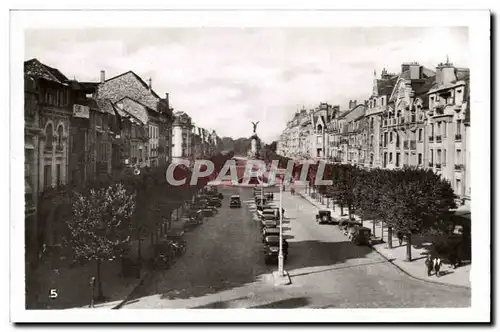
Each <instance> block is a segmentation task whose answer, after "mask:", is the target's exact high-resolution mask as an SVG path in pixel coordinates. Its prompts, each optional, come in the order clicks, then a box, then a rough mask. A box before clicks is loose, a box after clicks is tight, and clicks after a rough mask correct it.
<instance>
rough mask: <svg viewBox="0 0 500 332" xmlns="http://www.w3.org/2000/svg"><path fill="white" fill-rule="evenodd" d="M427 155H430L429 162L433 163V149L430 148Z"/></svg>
mask: <svg viewBox="0 0 500 332" xmlns="http://www.w3.org/2000/svg"><path fill="white" fill-rule="evenodd" d="M429 156H430V157H431V164H432V163H434V150H433V149H431V151H430V153H429Z"/></svg>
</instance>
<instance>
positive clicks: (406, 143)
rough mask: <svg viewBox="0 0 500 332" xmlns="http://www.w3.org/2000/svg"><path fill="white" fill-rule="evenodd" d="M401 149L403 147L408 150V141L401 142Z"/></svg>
mask: <svg viewBox="0 0 500 332" xmlns="http://www.w3.org/2000/svg"><path fill="white" fill-rule="evenodd" d="M403 147H404V149H405V150H406V149H408V141H404V142H403Z"/></svg>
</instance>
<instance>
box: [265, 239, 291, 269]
mask: <svg viewBox="0 0 500 332" xmlns="http://www.w3.org/2000/svg"><path fill="white" fill-rule="evenodd" d="M279 248H280V237H279V236H277V235H269V236H266V237H265V239H264V260H265V262H266V264H269V263H271V262H274V261H276V260H277V259H278V256H279ZM287 257H288V242H287V241H286V240H285V239H283V260H284V261H286V259H287Z"/></svg>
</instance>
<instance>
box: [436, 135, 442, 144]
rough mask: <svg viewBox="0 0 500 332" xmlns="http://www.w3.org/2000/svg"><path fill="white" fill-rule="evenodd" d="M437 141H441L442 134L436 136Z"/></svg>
mask: <svg viewBox="0 0 500 332" xmlns="http://www.w3.org/2000/svg"><path fill="white" fill-rule="evenodd" d="M436 142H437V143H441V135H438V136H436Z"/></svg>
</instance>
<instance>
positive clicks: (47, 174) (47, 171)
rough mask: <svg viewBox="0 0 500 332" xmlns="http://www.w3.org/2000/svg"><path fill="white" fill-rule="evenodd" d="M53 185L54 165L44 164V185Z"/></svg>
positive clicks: (47, 186) (45, 186) (46, 186)
mask: <svg viewBox="0 0 500 332" xmlns="http://www.w3.org/2000/svg"><path fill="white" fill-rule="evenodd" d="M50 186H52V165H45V166H43V187H44V188H49V187H50Z"/></svg>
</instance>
